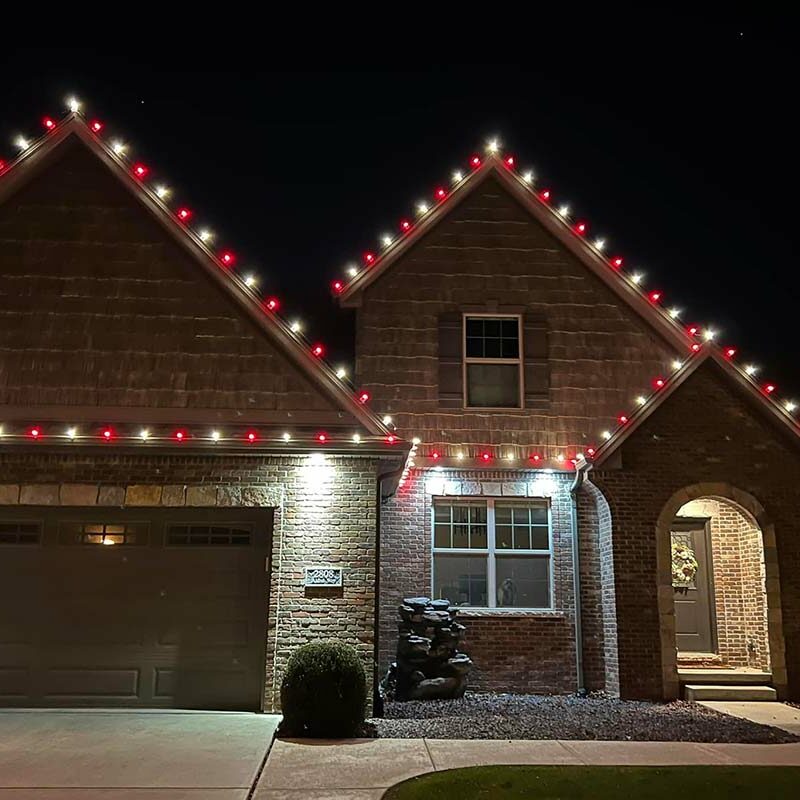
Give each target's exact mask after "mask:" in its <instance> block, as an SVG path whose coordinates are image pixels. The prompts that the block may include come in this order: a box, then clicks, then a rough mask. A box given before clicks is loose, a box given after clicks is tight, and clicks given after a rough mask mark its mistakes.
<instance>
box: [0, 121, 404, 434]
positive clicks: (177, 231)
mask: <svg viewBox="0 0 800 800" xmlns="http://www.w3.org/2000/svg"><path fill="white" fill-rule="evenodd" d="M70 136H76V137H77V138H78V139H79V140H80V141H81V142H82V143H83V144H84V145H85V146H86V147H87V148H88V149H89V150H90V151H91V152H93V153H94V154H95V155H97V156H98V158H99V159H100V160H101V162H102V163H103V164H104V165H105V166H106V167H107V168H108V169H109V171H110V172H111V173H112V174H113V175H114V176H115V177H116V178H117V179H118V180H119V181H120V182H121V183H122V184H123V186H125V188H126V189H127V190H128V191H129V192H130V193H131V194H132V195H133V196H134V197H136V198H137V199H138V200H139V201H140V202H141V203H142V205H143V206H144V207H145V209H146V210H147V211H148V212H149V213H150V214H151V216H152V217H153V218H154V219H155V220H156V221H157V222H158V223H159V224H160V225H161V227H162V228H163V229H164V230H165V231H166V232H167V233H168V234H169V235H170V236H171V237H172V238H173V239H174V240H175V241H176V242H177V243H178V244H179V245H180V246H182V247H183V248H184V249H185V250H187V251H188V252H189V254H190V255H191V256H192V257H193V258H194V259H195V261H197V262H198V263H199V264H200V266H201V267H202V268H203V269H204V270H205V272H206V274H207V275H208V276H209V277H211V279H212V280H213V281H214V282H215V283H216V284H217V285H218V286H220V287H221V288H222V290H223V291H225V292H227V293H228V294H229V296H230V297H232V299H233V300H234V301H235V302H236V304H237V305H238V306H239V307H240V308H241V309H242V310H243V311H244V312H245V313H246V314H247V315H248V316H249V317H250V319H251V320H252V321H253V322H255V324H256V325H257V326H258V327H259V328H260V329H261V330H262V331H263V332H264V333H266V334H267V336H268V337H269V338H270V339H271V340H272V341H273V343H274V344H276V345H277V346H278V348H279V350H281V351H282V352H284V353H285V355H286V356H287V358H289V360H290V361H291V362H293V363H294V365H295V366H296V367H298V368H299V369H300V370H301V372H302V373H303V374H305V375H306V377H307V378H308V379H309V380H310V381H311V383H312V384H313V385H315V386H316V387H317V388H318V389H319V390H320V391H321V392H322V393H323V395H324V396H325V397H327V398H328V399H329V400H331V401H332V402H333V403H334V404H335V405H337V406H339V407H340V408H341V409H342V410H343V411H346V412H348V413H350V414H352V415H353V416H354V417H355V419H356V420H358V422H360V423H361V424H362V425H363V426H364V428H365V429H366V430H368V431H369V432H370V433H372V434H375V435H388V434H389V433H390V429H389V428H388V427H387V426H386V425H384V424H383V422H382V421H381V419H380V418H379V417H378V416H377V415H376V414H374V413H372V412H371V411H370V410H369V409H368V408H366V407H365V406H364V405H363V404H361V403H359V402H358V401H357V399H356V398H355V397H354V396H353V395H352V394H351V393H350V392H348V391H347V390H346V389H345V387H344V386H343V385H342V384H341V383H340V381H339V379H338V378H337V377H336V375H335V374H334V372H333V371H332V370H331V369H330V368H329V367H328V366H327V364H325V363H324V362H322V361H321V360H320V359H319V358H317V357H316V356H314V355H313V354H312V353H311V352H310V349H308V348H305V347H303V346H302V343H301V341H300V340H299V339H298V337H297V336H296V335H295V334H294V333H293V332H292V331H291V330H290V329H289V326H288V325H287V324H286V323H285V322H283V320H282V319H281V318H280V316H279V315H278V314H276V313H274V312H266V311H265V310H264V309H263V307H262V305H261V302H260V301H259V298H258V297H257V295H256V294H255V293H254V292H253V291H252V290H251V289H250V288H249V287H248V286H247V285H246V284H245V283H244V281H242V280H241V279H240V278H239V276H238V275H236V274H235V273H232V272H226V271H225V270H224V268H223V267H221V266H220V263H219V261H218V260H217V258H216V257H215V256H214V254H213V253H212V251H211V250H210V249H209V248H208V247H207V246H206V245H205V244H204V243H203V242H202V241H201V240H200V239H199V237H198V236H197V235H196V234H195V233H194V232H193V231H192V230H191V229H190V228H188V227H187V226H184V225H181V224H180V223H179V222H178V221H177V219H176V218H175V215H174V213H173V212H172V211H171V210H170V209H169V207H168V206H167V205H166V203H165V202H164V201H163V200H162V199H161V198H159V197H158V196H157V195H156V193H155V191H153V190H151V189H150V188H149V187H148V185H146V184H145V183H143V182H142V181H140V180H138V179H136V178H135V177H134V176H133V175H132V174H131V171H130V168H129V166H128V164H127V163H126V162H125V161H124V160H123V158H121V157H120V156H119V155H117V154H116V153H114V151H113V150H112V149H111V148H110V147H108V146H107V145H106V144H105V142H104V141H103V139H102V138H100V136H98V135H97V134H95V133H94V132H93V131H92V130H91V129H90V128H89V126H88V125H87V123H86V121H85V120H84V118H83V116H82V115H81V114H80V113H79V112H71V113H70V114H68V115H67V116H66V117H64V118H63V120H62V121H60V122H59V123H58V124H57V125H56V126H55V128H54V129H53V130H51V131H49V132H47V133H46V134H44V135H43V136H41V137H40V138H39V139H37V140H36V141H35V142H32V143H31V144H30V146H29V147H27V148H26V149H25V150H24V151H23V152H22V153H21V154H20V155H19V156H18V157H17V158H16V159H15V160H14V161H13V162H11V163H10V164H9V165H8V166H7V167H6V169H5V170H4V172H3V175H2V180H0V204H2V203H3V202H5V200H6V199H7V198H8V197H10V196H11V195H12V194H13V193H15V192H16V191H18V190H19V188H21V186H23V185H24V184H25V183H26V182H27V181H28V180H30V179H32V178H33V177H34V176H35V174H36V169H37V168H38V167H39V166H40V165H41V164H42V162H43V161H44V160H45V158H46V157H47V156H48V155H49V154H51V153H53V152H54V151H55V150H56V148H57V147H58V146H59V145H61V144H62V143H64V142H66V141H67V139H69V137H70Z"/></svg>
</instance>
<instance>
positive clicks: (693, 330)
mask: <svg viewBox="0 0 800 800" xmlns="http://www.w3.org/2000/svg"><path fill="white" fill-rule="evenodd" d="M686 330H687V332H688V334H689V336H697V334H698V333H700V326H699V325H690V326H689V327H688V328H687V329H686Z"/></svg>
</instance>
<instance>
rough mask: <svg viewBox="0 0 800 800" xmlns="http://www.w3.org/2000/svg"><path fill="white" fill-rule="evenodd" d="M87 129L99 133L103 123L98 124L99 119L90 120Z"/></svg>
mask: <svg viewBox="0 0 800 800" xmlns="http://www.w3.org/2000/svg"><path fill="white" fill-rule="evenodd" d="M89 127H90V128H91V129H92V130H93V131H94V132H95V133H100V131H101V130H103V123H102V122H100V120H99V119H95V120H92V122H91V124H90V125H89Z"/></svg>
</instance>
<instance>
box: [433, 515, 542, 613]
mask: <svg viewBox="0 0 800 800" xmlns="http://www.w3.org/2000/svg"><path fill="white" fill-rule="evenodd" d="M551 555H552V553H551V536H550V508H549V505H548V504H547V502H546V501H544V500H542V501H537V502H533V503H531V502H510V501H506V500H482V501H477V500H474V501H473V500H437V501H435V502H434V505H433V595H434V597H436V598H443V599H447V600H449V601H450V602H451V603H453V604H454V605H459V606H474V607H477V608H530V609H534V608H550V607H551V590H550V583H551V581H550V562H551Z"/></svg>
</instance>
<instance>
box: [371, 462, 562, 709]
mask: <svg viewBox="0 0 800 800" xmlns="http://www.w3.org/2000/svg"><path fill="white" fill-rule="evenodd" d="M573 477H574V476H573V475H570V474H564V473H554V474H545V473H542V472H533V471H519V472H513V471H508V470H502V471H501V470H481V471H472V470H454V469H446V470H444V469H443V470H437V469H427V470H425V469H419V470H413V471H412V473H411V475H410V477H409V479H408V480H407V481H406V483H405V484H404V485H403V486H401V487H400V488H399V489H398V491H397V493H396V494H395V496H394V497H392V498H391V499H390V500H389V501H388V502H387V503H386V504H385V505H384V506H383V507H382V509H381V556H380V598H379V631H378V636H379V651H378V652H379V656H378V669H379V672H380V673H381V674H382V673H384V672H385V670H386V668H387V667H388V665H389V663H390V662H391V661H393V660H394V657H395V649H396V645H397V605H398V603H399V602H400V600H402V598H403V597H404V596H405V597H408V596H409V595H427V596H430V593H431V591H432V578H431V566H432V565H431V536H432V532H431V506H432V501H433V497H434V496H440V495H445V496H448V497H460V496H468V497H471V498H474V497H480V496H482V497H513V498H524V497H549V498H550V502H551V509H552V522H553V531H552V535H553V553H554V555H553V587H552V591H553V598H554V607H553V610H552V611H543V612H515V611H503V610H468V609H464V610H463V611H462V612H461V614H460V617H461V620H462V622H463V623H464V625H465V626H466V628H467V632H466V638H465V640H464V651H465V652H466V653H468V654H469V656H470V657H471V658H472V660H473V662H474V664H475V666H474V669H473V671H472V673H471V674H470V679H469V686H470V689H472V690H477V691H506V692H517V693H525V692H538V693H545V692H555V693H558V692H572V691H575V689H576V687H577V682H576V672H575V602H574V591H573V573H572V517H571V513H572V511H571V508H572V506H571V504H572V498H571V495H570V491H569V490H570V487H571V485H572V480H573Z"/></svg>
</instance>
